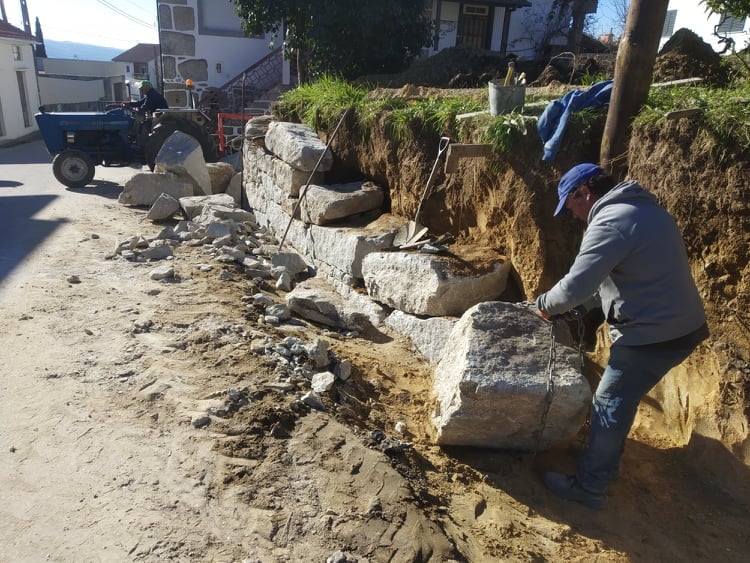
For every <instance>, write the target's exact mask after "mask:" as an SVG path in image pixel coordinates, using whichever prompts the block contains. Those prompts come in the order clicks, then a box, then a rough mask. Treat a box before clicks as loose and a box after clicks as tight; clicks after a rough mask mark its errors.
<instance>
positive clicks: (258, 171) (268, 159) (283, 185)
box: [244, 145, 325, 197]
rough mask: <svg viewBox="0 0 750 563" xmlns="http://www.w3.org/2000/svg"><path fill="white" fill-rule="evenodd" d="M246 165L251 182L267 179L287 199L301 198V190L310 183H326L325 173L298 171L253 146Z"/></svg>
mask: <svg viewBox="0 0 750 563" xmlns="http://www.w3.org/2000/svg"><path fill="white" fill-rule="evenodd" d="M244 165H245V170H247V171H248V172H249V173H250V174H249V178H250V180H251V181H253V180H254V178H256V177H257V179H258V180H259V181H261V180H263V179H264V177H265V178H267V181H270V182H271V183H272V184H273V185H274V186H275V187H276V188H278V189H280V190H281V191H283V192H284V193H285V194H286V196H287V197H297V196H299V193H300V188H302V187H303V186H306V185H307V183H308V182H310V183H315V184H321V183H323V182H324V181H325V174H324V173H323V172H321V171H318V172H315V174H312V175H311V174H310V172H309V171H303V170H298V169H297V168H295V167H294V166H292V165H291V164H288V163H287V162H284V161H283V160H282V159H280V158H279V157H278V156H276V155H274V154H273V153H272V152H270V151H267V150H266V149H265V148H263V147H258V146H253V145H250V147H249V148H248V150H247V151H246V154H245V160H244Z"/></svg>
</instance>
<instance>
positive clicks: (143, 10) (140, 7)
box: [120, 0, 154, 16]
mask: <svg viewBox="0 0 750 563" xmlns="http://www.w3.org/2000/svg"><path fill="white" fill-rule="evenodd" d="M120 1H121V2H124V3H126V4H130V5H131V6H133V8H135V9H137V10H140V11H141V12H145V13H147V14H148V15H149V16H153V15H154V14H153V12H151V11H150V10H147V9H146V8H144V7H143V6H141V5H139V4H137V3H136V2H133V0H120ZM151 3H152V4H153V1H152V2H151Z"/></svg>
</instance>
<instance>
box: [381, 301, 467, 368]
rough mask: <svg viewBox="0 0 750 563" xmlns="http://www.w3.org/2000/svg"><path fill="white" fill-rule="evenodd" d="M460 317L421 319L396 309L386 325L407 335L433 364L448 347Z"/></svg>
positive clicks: (387, 318) (388, 317)
mask: <svg viewBox="0 0 750 563" xmlns="http://www.w3.org/2000/svg"><path fill="white" fill-rule="evenodd" d="M457 320H458V319H455V318H448V317H429V318H426V319H421V318H419V317H415V316H414V315H409V314H408V313H404V312H403V311H399V310H398V309H396V310H395V311H393V312H392V313H391V314H390V315H388V316H387V317H386V319H385V325H386V326H387V327H389V328H391V329H393V330H395V331H396V332H398V333H399V334H403V335H404V336H407V337H408V338H409V340H411V341H412V343H413V344H414V346H416V347H417V350H419V353H420V354H422V356H424V357H425V359H426V360H427V361H428V362H430V363H431V364H434V363H437V361H438V360H439V359H440V356H441V355H442V354H443V352H444V351H445V350H447V349H449V347H448V343H449V342H450V340H449V338H450V334H451V331H452V330H453V327H454V326H456V322H457Z"/></svg>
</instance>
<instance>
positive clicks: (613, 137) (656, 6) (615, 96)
mask: <svg viewBox="0 0 750 563" xmlns="http://www.w3.org/2000/svg"><path fill="white" fill-rule="evenodd" d="M668 5H669V0H633V1H632V2H631V3H630V9H629V10H628V18H627V21H626V22H625V32H624V33H623V35H622V38H621V40H620V46H619V48H618V50H617V59H616V61H615V82H614V86H613V88H612V96H611V97H610V103H609V110H608V113H607V123H606V125H605V126H604V135H603V137H602V145H601V148H600V153H599V161H600V164H601V166H602V167H603V168H604V169H605V170H607V171H608V172H611V173H612V175H613V176H614V177H615V178H617V179H623V178H624V177H625V174H626V173H627V170H628V160H627V157H628V145H629V144H630V136H631V128H632V124H633V119H634V118H635V116H636V115H637V114H638V112H639V111H640V109H641V107H642V106H643V104H644V103H645V102H646V100H647V99H648V91H649V88H650V87H651V78H652V76H653V73H654V61H655V60H656V54H657V52H658V50H659V40H660V38H661V31H662V28H663V27H664V19H665V17H666V15H667V6H668Z"/></svg>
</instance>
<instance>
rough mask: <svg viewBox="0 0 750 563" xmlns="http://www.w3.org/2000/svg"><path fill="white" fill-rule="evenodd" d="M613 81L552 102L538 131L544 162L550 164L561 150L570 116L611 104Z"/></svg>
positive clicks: (542, 117)
mask: <svg viewBox="0 0 750 563" xmlns="http://www.w3.org/2000/svg"><path fill="white" fill-rule="evenodd" d="M611 94H612V81H611V80H605V81H603V82H597V83H596V84H594V85H593V86H591V88H589V89H588V90H586V91H582V90H573V91H571V92H568V93H567V94H565V95H564V96H563V97H562V98H560V99H559V100H555V101H554V102H551V103H550V104H549V105H548V106H547V108H546V109H545V110H544V113H542V115H541V116H540V117H539V123H537V126H536V130H537V131H538V132H539V136H540V137H541V138H542V142H543V143H544V156H542V160H544V161H545V162H549V161H551V160H552V159H554V158H555V156H556V155H557V151H559V150H560V143H561V142H562V138H563V135H564V134H565V129H566V128H567V126H568V119H569V118H570V114H571V113H573V112H576V111H581V110H582V109H586V108H599V107H602V106H606V105H607V104H609V97H610V95H611Z"/></svg>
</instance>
